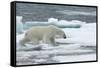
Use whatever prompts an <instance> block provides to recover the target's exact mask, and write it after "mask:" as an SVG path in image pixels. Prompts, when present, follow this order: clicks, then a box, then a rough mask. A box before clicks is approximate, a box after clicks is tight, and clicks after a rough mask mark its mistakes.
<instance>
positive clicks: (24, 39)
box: [20, 38, 29, 46]
mask: <svg viewBox="0 0 100 68" xmlns="http://www.w3.org/2000/svg"><path fill="white" fill-rule="evenodd" d="M27 42H29V40H28V39H27V38H23V39H22V40H20V44H21V45H22V46H26V45H25V43H27Z"/></svg>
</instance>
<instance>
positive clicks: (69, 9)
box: [16, 3, 96, 23]
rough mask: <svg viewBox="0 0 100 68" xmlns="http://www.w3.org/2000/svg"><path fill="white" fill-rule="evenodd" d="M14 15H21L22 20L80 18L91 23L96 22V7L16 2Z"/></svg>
mask: <svg viewBox="0 0 100 68" xmlns="http://www.w3.org/2000/svg"><path fill="white" fill-rule="evenodd" d="M16 15H17V16H23V22H26V21H47V20H48V18H57V19H58V20H69V21H70V20H80V21H84V22H87V23H93V22H96V7H80V6H63V5H47V4H28V3H17V5H16Z"/></svg>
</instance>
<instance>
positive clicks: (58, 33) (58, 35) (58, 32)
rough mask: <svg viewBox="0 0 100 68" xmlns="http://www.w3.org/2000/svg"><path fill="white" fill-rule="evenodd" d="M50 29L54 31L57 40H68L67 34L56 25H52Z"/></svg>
mask: <svg viewBox="0 0 100 68" xmlns="http://www.w3.org/2000/svg"><path fill="white" fill-rule="evenodd" d="M49 27H50V28H52V30H53V31H54V32H53V33H54V34H55V38H64V39H65V38H66V34H65V33H64V31H63V30H61V29H60V28H59V27H57V26H54V25H50V26H49Z"/></svg>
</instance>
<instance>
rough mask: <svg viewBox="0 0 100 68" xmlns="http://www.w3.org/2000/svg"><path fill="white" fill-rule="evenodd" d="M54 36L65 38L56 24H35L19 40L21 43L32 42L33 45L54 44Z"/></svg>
mask: <svg viewBox="0 0 100 68" xmlns="http://www.w3.org/2000/svg"><path fill="white" fill-rule="evenodd" d="M55 38H66V35H65V33H64V32H63V31H62V30H61V29H60V28H58V27H57V26H53V25H49V26H35V27H32V28H31V29H29V30H28V31H26V33H25V36H24V38H23V39H22V40H21V41H20V44H21V45H24V46H25V43H27V42H32V44H33V45H36V44H39V42H40V41H41V40H42V42H43V43H46V44H50V45H53V46H56V45H57V44H56V42H55Z"/></svg>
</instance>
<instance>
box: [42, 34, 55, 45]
mask: <svg viewBox="0 0 100 68" xmlns="http://www.w3.org/2000/svg"><path fill="white" fill-rule="evenodd" d="M43 42H44V43H46V44H49V45H53V46H57V44H56V42H55V40H54V37H50V36H49V37H47V36H45V37H44V38H43Z"/></svg>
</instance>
